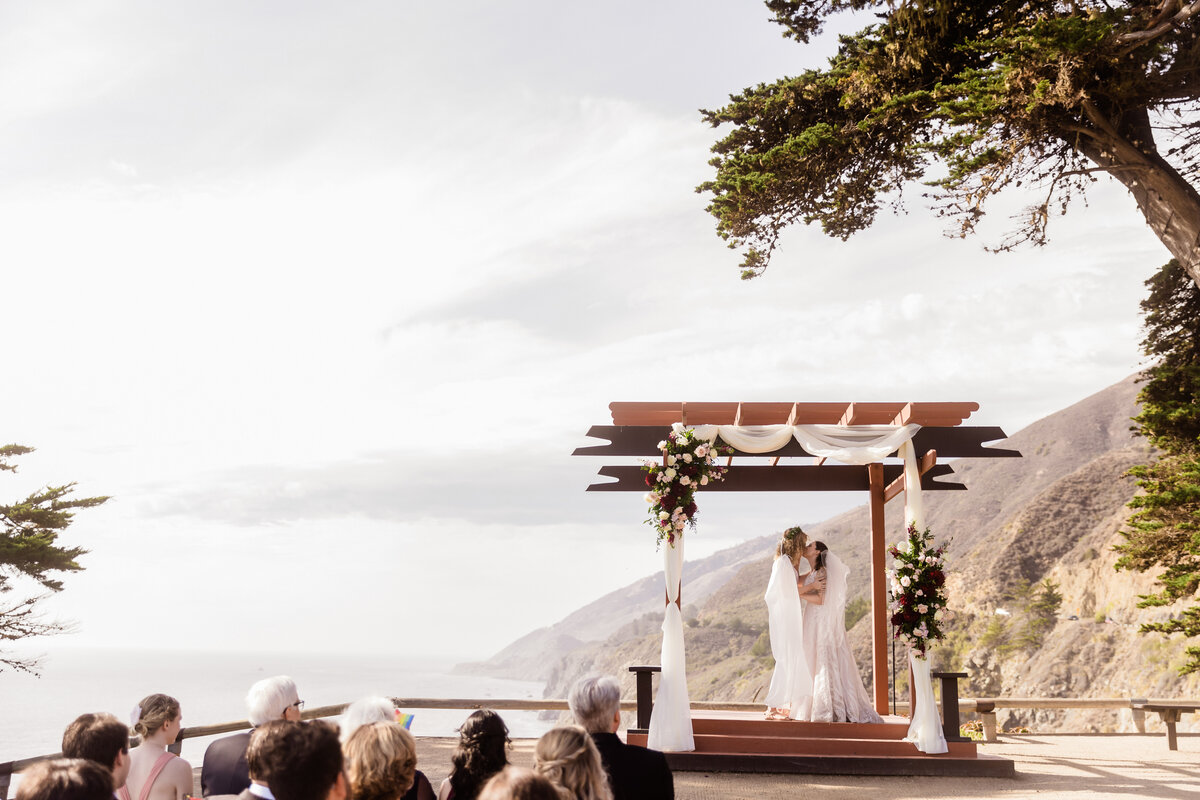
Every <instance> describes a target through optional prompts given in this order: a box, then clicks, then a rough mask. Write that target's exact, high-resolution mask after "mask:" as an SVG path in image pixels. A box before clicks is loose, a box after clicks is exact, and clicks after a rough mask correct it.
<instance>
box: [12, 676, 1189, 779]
mask: <svg viewBox="0 0 1200 800" xmlns="http://www.w3.org/2000/svg"><path fill="white" fill-rule="evenodd" d="M391 700H392V702H393V703H394V704H395V706H396V708H420V709H438V708H440V709H464V710H465V709H479V708H491V709H494V710H497V711H566V710H567V708H568V706H567V701H566V700H500V699H495V698H486V699H482V700H481V699H474V698H472V699H453V698H452V699H446V698H434V697H393V698H391ZM1157 702H1164V703H1169V702H1177V701H1171V700H1154V699H1150V700H1147V699H1146V698H1128V697H1101V698H1063V697H980V698H970V697H965V698H962V699H960V700H959V701H958V710H959V712H960V713H974V714H979V715H980V716H981V717H982V718H983V730H984V741H988V742H994V741H996V735H997V731H996V711H997V710H1000V709H1010V708H1042V709H1059V710H1063V709H1078V708H1111V709H1116V710H1120V709H1123V708H1128V709H1130V710H1131V711H1132V713H1133V722H1134V726H1135V727H1136V728H1137V730H1138V732H1139V733H1145V732H1146V724H1145V712H1144V711H1143V710H1141V709H1140V708H1138V707H1137V706H1140V705H1145V704H1147V703H1150V704H1154V703H1157ZM348 705H349V704H348V703H341V704H339V705H332V706H320V707H318V708H311V709H307V710H305V711H304V712H303V714H302V716H303V718H304V719H316V718H320V717H333V716H337V715H338V714H341V713H342V712H343V711H345V710H346V707H347V706H348ZM1198 705H1200V704H1198ZM691 707H692V708H693V709H694V710H696V711H748V712H760V711H762V710H763V705H762V703H726V702H719V701H693V702H692V704H691ZM621 710H622V711H637V703H636V702H633V701H627V702H625V701H623V702H622V703H621ZM896 710H897V711H898V712H900V711H903V712H907V711H908V703H898V704H897V705H896ZM249 727H250V722H249V720H237V721H235V722H219V723H216V724H214V725H193V726H191V727H187V728H184V729H182V730H181V731H180V732H179V736H178V738H177V739H176V740H175V744H174V745H172V746H171V750H172V751H173V752H176V753H178V752H179V750H180V747H181V745H182V743H183V740H184V739H195V738H198V737H202V736H215V735H217V734H221V733H233V732H235V731H242V730H246V729H247V728H249ZM130 744H131V745H136V744H137V739H136V738H134V739H131V740H130ZM61 755H62V753H49V754H46V755H40V756H30V757H29V758H21V759H17V760H15V761H5V762H0V800H7V798H8V789H9V784H10V782H11V779H12V775H13V774H14V773H18V772H20V771H21V770H23V769H25V768H26V767H28V766H30V765H32V764H35V763H37V762H38V761H42V760H44V759H47V758H58V757H60V756H61Z"/></svg>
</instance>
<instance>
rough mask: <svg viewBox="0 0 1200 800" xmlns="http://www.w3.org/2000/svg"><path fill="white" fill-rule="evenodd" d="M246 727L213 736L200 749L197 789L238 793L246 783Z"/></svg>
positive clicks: (248, 768)
mask: <svg viewBox="0 0 1200 800" xmlns="http://www.w3.org/2000/svg"><path fill="white" fill-rule="evenodd" d="M249 744H250V731H246V732H245V733H235V734H234V735H233V736H226V737H224V738H221V739H217V740H216V741H215V742H213V743H212V744H210V745H209V746H208V749H207V750H205V751H204V765H203V766H202V767H201V768H200V793H201V794H203V795H204V796H205V797H208V796H209V795H210V794H241V792H242V791H244V790H245V789H247V788H249V786H250V767H249V765H247V764H246V748H247V747H248V746H249Z"/></svg>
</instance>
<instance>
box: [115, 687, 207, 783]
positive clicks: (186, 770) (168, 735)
mask: <svg viewBox="0 0 1200 800" xmlns="http://www.w3.org/2000/svg"><path fill="white" fill-rule="evenodd" d="M133 713H134V722H133V732H134V733H136V734H138V735H139V736H141V737H142V743H141V744H139V745H138V746H137V747H135V748H133V749H132V750H130V751H129V777H128V779H127V780H126V782H125V785H124V786H123V787H121V788H120V789H118V790H117V797H119V798H121V800H130V799H131V798H133V797H136V798H138V799H139V800H177V798H181V797H187V796H188V795H190V794H191V793H192V765H191V764H189V763H188V762H186V761H184V760H183V759H182V758H180V757H179V756H177V755H175V754H174V753H172V752H170V751H168V750H167V748H168V747H170V746H171V745H173V744H175V738H176V737H177V736H179V731H180V729H181V728H182V727H183V712H182V711H181V710H180V707H179V701H178V700H176V699H175V698H174V697H169V696H167V695H165V694H152V695H150V696H148V697H145V698H143V699H142V702H140V703H138V705H137V708H136V709H134V712H133Z"/></svg>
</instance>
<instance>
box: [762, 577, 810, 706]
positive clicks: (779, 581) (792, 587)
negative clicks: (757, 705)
mask: <svg viewBox="0 0 1200 800" xmlns="http://www.w3.org/2000/svg"><path fill="white" fill-rule="evenodd" d="M800 566H801V567H802V568H803V569H804V570H805V572H807V571H808V570H809V566H808V562H807V561H805V560H804V559H801V560H800ZM798 580H799V578H798V576H797V574H796V568H795V567H793V566H792V560H791V559H790V558H788V557H787V556H779V557H778V558H776V559H775V564H774V565H773V566H772V567H771V579H770V581H768V582H767V593H766V594H765V595H764V596H763V599H764V600H765V601H766V603H767V622H768V629H769V630H770V634H771V655H772V656H773V657H774V658H775V671H774V672H772V673H771V686H770V688H768V689H767V696H766V697H765V698H764V699H763V702H764V703H766V704H767V708H785V707H786V708H787V709H788V710H789V716H790V717H791V718H792V719H806V718H807V716H808V707H809V705H811V701H812V673H810V672H809V670H808V662H807V661H806V660H805V657H804V606H803V602H802V601H801V600H800V591H799V589H798V588H797V581H798Z"/></svg>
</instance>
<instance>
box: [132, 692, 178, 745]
mask: <svg viewBox="0 0 1200 800" xmlns="http://www.w3.org/2000/svg"><path fill="white" fill-rule="evenodd" d="M138 708H139V709H140V711H141V713H140V715H139V716H138V721H137V722H136V723H134V726H133V732H134V733H136V734H138V735H139V736H141V737H142V738H143V739H145V738H146V737H147V736H153V735H154V734H155V733H157V732H158V730H159V729H160V728H162V726H163V725H166V724H167V723H168V722H170V721H171V720H173V719H175V718H176V717H178V716H179V711H180V709H179V701H178V700H176V699H175V698H174V697H171V696H170V695H166V694H152V695H150V696H148V697H143V698H142V702H140V703H138Z"/></svg>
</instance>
